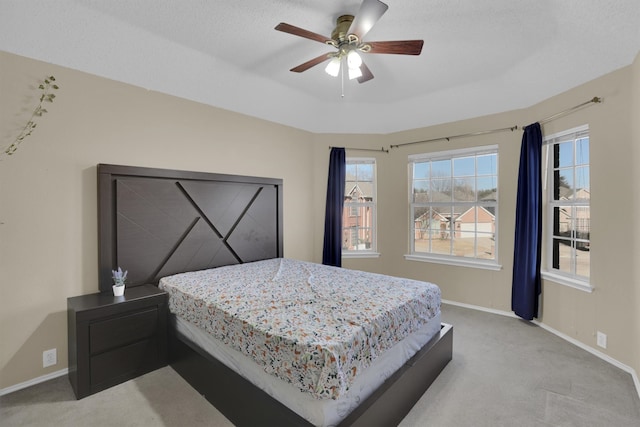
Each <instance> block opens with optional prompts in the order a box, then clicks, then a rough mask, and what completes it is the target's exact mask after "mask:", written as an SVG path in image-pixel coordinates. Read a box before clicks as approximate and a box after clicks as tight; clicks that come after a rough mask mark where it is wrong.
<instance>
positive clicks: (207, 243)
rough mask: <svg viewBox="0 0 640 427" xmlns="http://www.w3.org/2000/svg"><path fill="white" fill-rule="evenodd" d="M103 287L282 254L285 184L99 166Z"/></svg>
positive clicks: (150, 281) (126, 167)
mask: <svg viewBox="0 0 640 427" xmlns="http://www.w3.org/2000/svg"><path fill="white" fill-rule="evenodd" d="M98 205H99V208H98V210H99V264H100V265H99V268H100V290H102V291H107V290H110V288H111V284H112V283H111V270H112V269H113V268H116V267H118V266H120V267H122V269H123V270H128V272H129V274H128V281H127V285H128V286H137V285H142V284H145V283H157V281H158V280H159V279H160V278H161V277H164V276H167V275H171V274H176V273H181V272H184V271H194V270H201V269H206V268H213V267H218V266H222V265H229V264H237V263H243V262H250V261H257V260H261V259H267V258H276V257H280V256H282V218H281V216H282V180H278V179H271V178H256V177H246V176H235V175H222V174H209V173H200V172H185V171H174V170H164V169H151V168H138V167H128V166H116V165H102V164H101V165H98Z"/></svg>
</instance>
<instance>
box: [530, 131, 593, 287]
mask: <svg viewBox="0 0 640 427" xmlns="http://www.w3.org/2000/svg"><path fill="white" fill-rule="evenodd" d="M544 144H545V148H546V150H547V153H546V158H547V159H548V165H547V183H548V185H547V190H546V200H547V208H546V216H545V222H546V226H545V237H546V257H545V262H544V263H543V266H544V267H543V269H544V270H543V272H542V273H543V277H545V278H549V279H551V280H554V281H556V282H560V283H562V284H566V285H569V286H573V287H576V288H579V289H582V290H586V291H591V285H590V275H591V274H590V266H591V252H590V249H591V242H590V235H591V210H590V199H591V185H590V178H589V175H590V174H589V127H588V126H581V127H579V128H575V129H570V130H568V131H565V132H561V133H558V134H555V135H551V136H549V137H547V138H545V141H544Z"/></svg>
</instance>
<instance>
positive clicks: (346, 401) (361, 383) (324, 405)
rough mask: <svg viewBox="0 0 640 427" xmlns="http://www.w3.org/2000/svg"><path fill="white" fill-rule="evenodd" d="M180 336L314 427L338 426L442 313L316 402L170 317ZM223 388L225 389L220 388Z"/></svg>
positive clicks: (433, 328) (424, 338) (433, 329)
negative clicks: (344, 387) (342, 389)
mask: <svg viewBox="0 0 640 427" xmlns="http://www.w3.org/2000/svg"><path fill="white" fill-rule="evenodd" d="M171 319H172V324H173V325H174V328H175V331H176V334H177V336H178V337H179V338H180V339H182V340H186V341H187V342H191V343H193V344H195V345H197V346H198V347H199V348H200V349H203V350H204V351H206V352H207V353H208V354H210V355H212V356H213V357H214V358H215V359H216V360H218V361H220V362H221V363H223V364H224V365H225V366H227V367H228V368H230V369H232V370H233V371H235V372H236V373H238V374H240V375H241V376H242V377H244V378H245V379H246V380H248V381H249V382H251V383H252V384H253V385H255V386H256V387H258V388H260V389H261V390H262V391H264V392H266V393H267V394H268V395H269V396H271V397H273V398H274V399H276V400H277V401H279V402H280V403H282V404H283V405H285V406H286V407H287V408H289V409H291V410H292V411H294V412H295V413H297V414H298V415H300V416H301V417H302V418H304V419H306V420H307V421H309V423H311V424H312V425H314V426H320V427H329V426H335V425H337V424H339V423H340V421H342V420H343V419H344V418H346V417H347V415H349V414H350V413H351V412H352V411H353V410H354V409H355V408H357V407H358V406H359V405H360V404H361V403H362V402H364V401H365V400H366V399H367V398H368V397H369V396H370V395H371V394H372V393H373V392H374V391H375V390H376V389H377V388H378V387H380V385H382V383H383V382H384V381H385V380H386V379H387V378H389V377H390V376H391V375H392V374H393V373H394V372H396V371H397V370H398V369H400V368H401V367H402V365H403V364H404V363H405V362H406V361H407V360H409V359H410V358H411V357H412V356H413V355H414V354H416V353H417V352H418V350H420V349H421V348H422V347H423V346H424V345H425V344H426V343H428V342H429V340H430V339H432V338H433V337H434V336H435V335H436V334H437V333H439V332H440V327H441V325H440V313H438V314H437V315H435V316H434V317H433V318H431V319H430V320H429V321H428V322H427V324H426V325H425V326H423V327H422V328H421V329H419V330H418V331H416V332H413V333H412V334H410V335H409V336H408V337H407V338H405V339H404V340H402V341H400V342H399V343H398V344H396V345H395V346H393V347H392V348H391V349H389V350H388V351H386V352H384V353H383V354H382V355H381V356H380V357H378V358H377V359H376V360H375V361H374V362H373V363H372V364H371V365H370V366H369V367H368V368H366V369H365V370H363V372H361V373H360V374H359V375H358V376H357V377H356V378H355V380H354V381H353V384H352V385H351V387H350V388H349V391H348V392H347V393H345V394H343V395H342V396H340V398H338V399H316V398H314V397H312V396H311V395H310V394H309V393H302V392H300V390H298V389H297V388H296V387H294V386H293V385H291V384H289V383H286V382H284V381H282V380H280V379H279V378H276V377H274V376H273V375H271V374H268V373H267V372H265V371H264V370H263V369H262V368H261V367H260V366H259V365H257V364H256V363H255V362H254V361H253V360H252V359H251V358H249V357H247V356H245V355H244V354H242V353H240V352H239V351H237V350H234V349H233V348H231V347H229V346H226V345H224V344H222V343H221V342H220V341H219V340H217V339H215V338H214V337H212V336H211V334H209V333H207V332H206V331H204V330H203V329H200V328H198V327H197V326H195V325H194V324H193V323H191V322H188V321H186V320H184V319H182V318H180V317H178V316H176V315H171ZM221 386H223V385H221Z"/></svg>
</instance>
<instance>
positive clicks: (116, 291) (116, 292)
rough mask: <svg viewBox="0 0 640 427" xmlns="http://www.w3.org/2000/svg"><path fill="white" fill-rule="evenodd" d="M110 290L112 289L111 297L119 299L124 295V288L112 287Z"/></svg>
mask: <svg viewBox="0 0 640 427" xmlns="http://www.w3.org/2000/svg"><path fill="white" fill-rule="evenodd" d="M112 288H113V296H116V297H121V296H122V295H124V286H116V285H113V286H112Z"/></svg>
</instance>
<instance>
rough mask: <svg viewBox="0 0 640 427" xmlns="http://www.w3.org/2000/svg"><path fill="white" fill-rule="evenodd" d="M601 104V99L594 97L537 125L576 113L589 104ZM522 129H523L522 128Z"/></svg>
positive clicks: (539, 121) (540, 121)
mask: <svg viewBox="0 0 640 427" xmlns="http://www.w3.org/2000/svg"><path fill="white" fill-rule="evenodd" d="M601 102H602V98H600V97H598V96H594V97H593V98H591V99H590V100H588V101H587V102H583V103H582V104H579V105H576V106H575V107H571V108H567V109H566V110H564V111H560V112H559V113H556V114H554V115H552V116H549V117H547V118H545V119H542V120H538V123H540V124H544V123H547V122H550V121H551V120H555V119H557V118H558V117H562V116H564V115H565V114H569V113H572V112H574V111H576V110H578V109H580V108H582V107H584V106H587V105H589V104H599V103H601ZM522 128H523V129H524V126H523V127H522Z"/></svg>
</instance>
